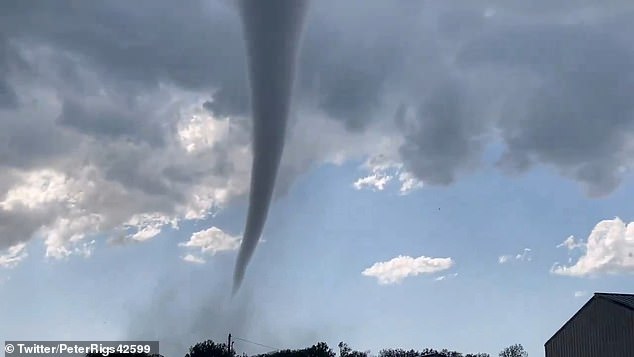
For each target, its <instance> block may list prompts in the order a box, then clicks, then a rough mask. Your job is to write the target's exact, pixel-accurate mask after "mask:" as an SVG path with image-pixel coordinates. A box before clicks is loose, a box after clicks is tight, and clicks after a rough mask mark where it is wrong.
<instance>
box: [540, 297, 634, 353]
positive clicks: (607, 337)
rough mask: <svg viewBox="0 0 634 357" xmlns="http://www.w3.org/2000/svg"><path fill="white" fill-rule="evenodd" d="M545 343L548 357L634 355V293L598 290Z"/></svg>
mask: <svg viewBox="0 0 634 357" xmlns="http://www.w3.org/2000/svg"><path fill="white" fill-rule="evenodd" d="M545 347H546V357H634V295H633V294H608V293H595V294H594V296H593V297H592V298H591V299H590V300H589V301H588V302H587V303H586V304H585V305H583V307H582V308H581V309H579V311H577V313H576V314H574V315H573V316H572V318H571V319H570V320H568V322H566V323H565V324H564V325H563V326H562V327H561V328H560V329H559V331H557V332H556V333H555V334H554V335H553V337H551V338H550V339H549V340H548V341H547V342H546V344H545Z"/></svg>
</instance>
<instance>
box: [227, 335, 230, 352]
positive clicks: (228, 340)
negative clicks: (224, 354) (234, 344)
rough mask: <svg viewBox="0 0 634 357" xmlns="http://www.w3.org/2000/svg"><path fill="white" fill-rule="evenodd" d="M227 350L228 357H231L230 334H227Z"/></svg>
mask: <svg viewBox="0 0 634 357" xmlns="http://www.w3.org/2000/svg"><path fill="white" fill-rule="evenodd" d="M227 349H228V350H229V356H231V334H229V338H228V339H227Z"/></svg>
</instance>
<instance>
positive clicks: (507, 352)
mask: <svg viewBox="0 0 634 357" xmlns="http://www.w3.org/2000/svg"><path fill="white" fill-rule="evenodd" d="M499 356H500V357H528V352H526V351H524V346H522V345H521V344H515V345H511V346H508V347H507V348H505V349H503V350H502V351H500V354H499Z"/></svg>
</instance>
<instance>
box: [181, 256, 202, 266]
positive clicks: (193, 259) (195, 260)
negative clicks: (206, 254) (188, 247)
mask: <svg viewBox="0 0 634 357" xmlns="http://www.w3.org/2000/svg"><path fill="white" fill-rule="evenodd" d="M183 260H184V261H186V262H188V263H192V264H205V263H206V261H205V259H203V258H201V257H199V256H197V255H193V254H186V255H184V256H183Z"/></svg>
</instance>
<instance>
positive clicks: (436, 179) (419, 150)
mask: <svg viewBox="0 0 634 357" xmlns="http://www.w3.org/2000/svg"><path fill="white" fill-rule="evenodd" d="M468 100H469V98H468V96H467V93H466V92H465V90H464V89H463V88H461V87H460V86H459V83H456V82H454V81H447V82H445V83H442V84H439V85H438V86H436V87H434V90H433V93H432V94H431V95H429V96H428V97H427V98H425V99H424V100H423V102H422V103H421V104H420V106H419V107H418V108H415V113H413V115H414V116H413V120H411V121H410V122H409V123H407V122H405V124H402V129H403V135H404V138H405V143H404V144H403V146H401V148H400V154H401V157H402V158H403V160H404V161H405V166H406V168H407V169H408V171H410V172H412V173H413V174H415V175H416V176H418V177H419V178H421V179H422V180H423V181H424V182H426V183H429V184H432V185H433V184H436V185H448V184H451V183H452V182H453V181H454V180H455V178H456V175H457V173H458V171H460V170H463V169H466V168H468V166H469V165H470V164H473V163H474V162H473V161H474V159H476V158H477V157H478V156H479V154H480V152H481V150H482V148H483V146H484V145H483V144H484V142H483V141H482V139H481V138H480V137H479V135H478V134H479V131H480V129H481V125H482V122H483V121H482V120H481V119H480V118H477V117H475V116H476V115H477V114H476V113H475V112H473V111H469V110H468V108H469V105H468V104H467V103H466V102H467V101H468ZM403 117H404V109H403V107H399V112H398V113H397V120H398V122H403Z"/></svg>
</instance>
